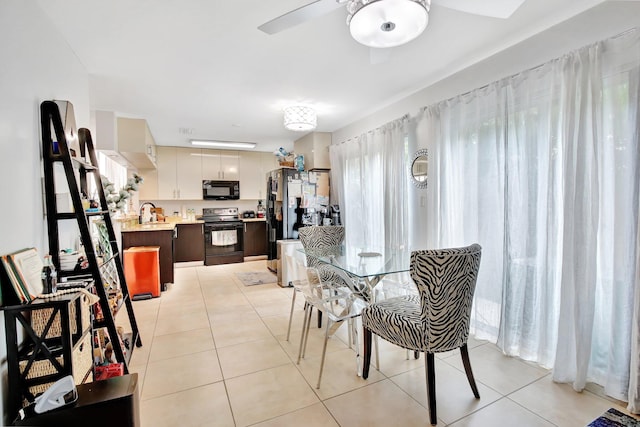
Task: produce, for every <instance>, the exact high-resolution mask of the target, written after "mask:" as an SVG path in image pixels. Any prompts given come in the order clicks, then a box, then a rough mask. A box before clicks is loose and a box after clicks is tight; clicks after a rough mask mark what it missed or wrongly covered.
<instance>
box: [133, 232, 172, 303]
mask: <svg viewBox="0 0 640 427" xmlns="http://www.w3.org/2000/svg"><path fill="white" fill-rule="evenodd" d="M174 235H175V229H171V230H145V231H126V232H125V231H123V232H122V250H124V249H127V248H131V247H133V246H160V285H161V288H162V290H163V291H166V290H167V285H166V284H167V283H173V262H174V260H173V240H174Z"/></svg>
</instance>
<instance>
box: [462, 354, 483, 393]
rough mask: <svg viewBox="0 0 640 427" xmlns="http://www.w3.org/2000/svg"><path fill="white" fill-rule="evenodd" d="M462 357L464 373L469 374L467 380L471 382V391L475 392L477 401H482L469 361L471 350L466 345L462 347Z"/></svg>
mask: <svg viewBox="0 0 640 427" xmlns="http://www.w3.org/2000/svg"><path fill="white" fill-rule="evenodd" d="M460 356H462V364H463V365H464V371H465V372H466V373H467V380H469V385H470V386H471V390H473V395H474V396H475V397H476V399H480V393H478V386H476V380H475V379H474V378H473V371H472V370H471V361H469V350H468V349H467V345H466V344H465V345H463V346H462V347H460Z"/></svg>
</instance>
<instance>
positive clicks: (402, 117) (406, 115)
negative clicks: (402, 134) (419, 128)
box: [331, 113, 411, 145]
mask: <svg viewBox="0 0 640 427" xmlns="http://www.w3.org/2000/svg"><path fill="white" fill-rule="evenodd" d="M408 120H411V115H410V114H409V113H405V114H403V115H402V116H400V117H398V118H397V119H393V120H391V121H389V122H387V123H385V124H383V125H382V126H378V127H377V128H374V129H370V130H368V131H365V132H362V133H361V134H360V135H358V136H352V137H351V138H348V139H345V140H344V141H340V142H336V143H335V144H334V143H333V142H332V143H331V145H340V144H344V143H345V142H350V141H353V140H354V139H356V138H360V137H361V136H362V135H364V134H369V133H373V132H377V131H379V130H382V129H384V128H385V127H387V126H388V125H390V124H392V123H395V122H397V121H408Z"/></svg>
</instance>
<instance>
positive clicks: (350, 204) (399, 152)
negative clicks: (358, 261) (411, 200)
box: [329, 118, 408, 248]
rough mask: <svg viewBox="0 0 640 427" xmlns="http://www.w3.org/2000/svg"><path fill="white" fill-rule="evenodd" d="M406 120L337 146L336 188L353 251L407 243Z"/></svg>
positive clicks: (334, 148) (333, 171)
mask: <svg viewBox="0 0 640 427" xmlns="http://www.w3.org/2000/svg"><path fill="white" fill-rule="evenodd" d="M407 123H408V120H407V118H401V119H398V120H394V121H393V122H390V123H388V124H386V125H384V126H382V127H380V128H378V129H375V130H373V131H370V132H367V133H365V134H362V135H361V136H360V137H358V138H356V139H353V140H349V141H345V142H343V143H340V144H337V145H332V146H331V147H330V150H329V151H330V156H331V186H332V188H334V190H333V191H334V193H333V196H334V197H336V198H337V202H338V203H339V204H340V209H341V214H342V221H343V223H344V225H345V227H346V229H345V231H346V233H345V234H346V235H345V241H346V242H347V243H348V244H349V245H350V246H354V247H363V248H364V247H367V248H384V247H403V246H404V245H406V242H407V233H408V231H407V228H408V220H407V206H408V203H407V179H406V176H407V175H406V158H407V149H406V135H407V130H406V126H407Z"/></svg>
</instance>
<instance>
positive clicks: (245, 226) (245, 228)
mask: <svg viewBox="0 0 640 427" xmlns="http://www.w3.org/2000/svg"><path fill="white" fill-rule="evenodd" d="M244 232H245V233H246V232H247V223H246V222H245V223H244Z"/></svg>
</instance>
